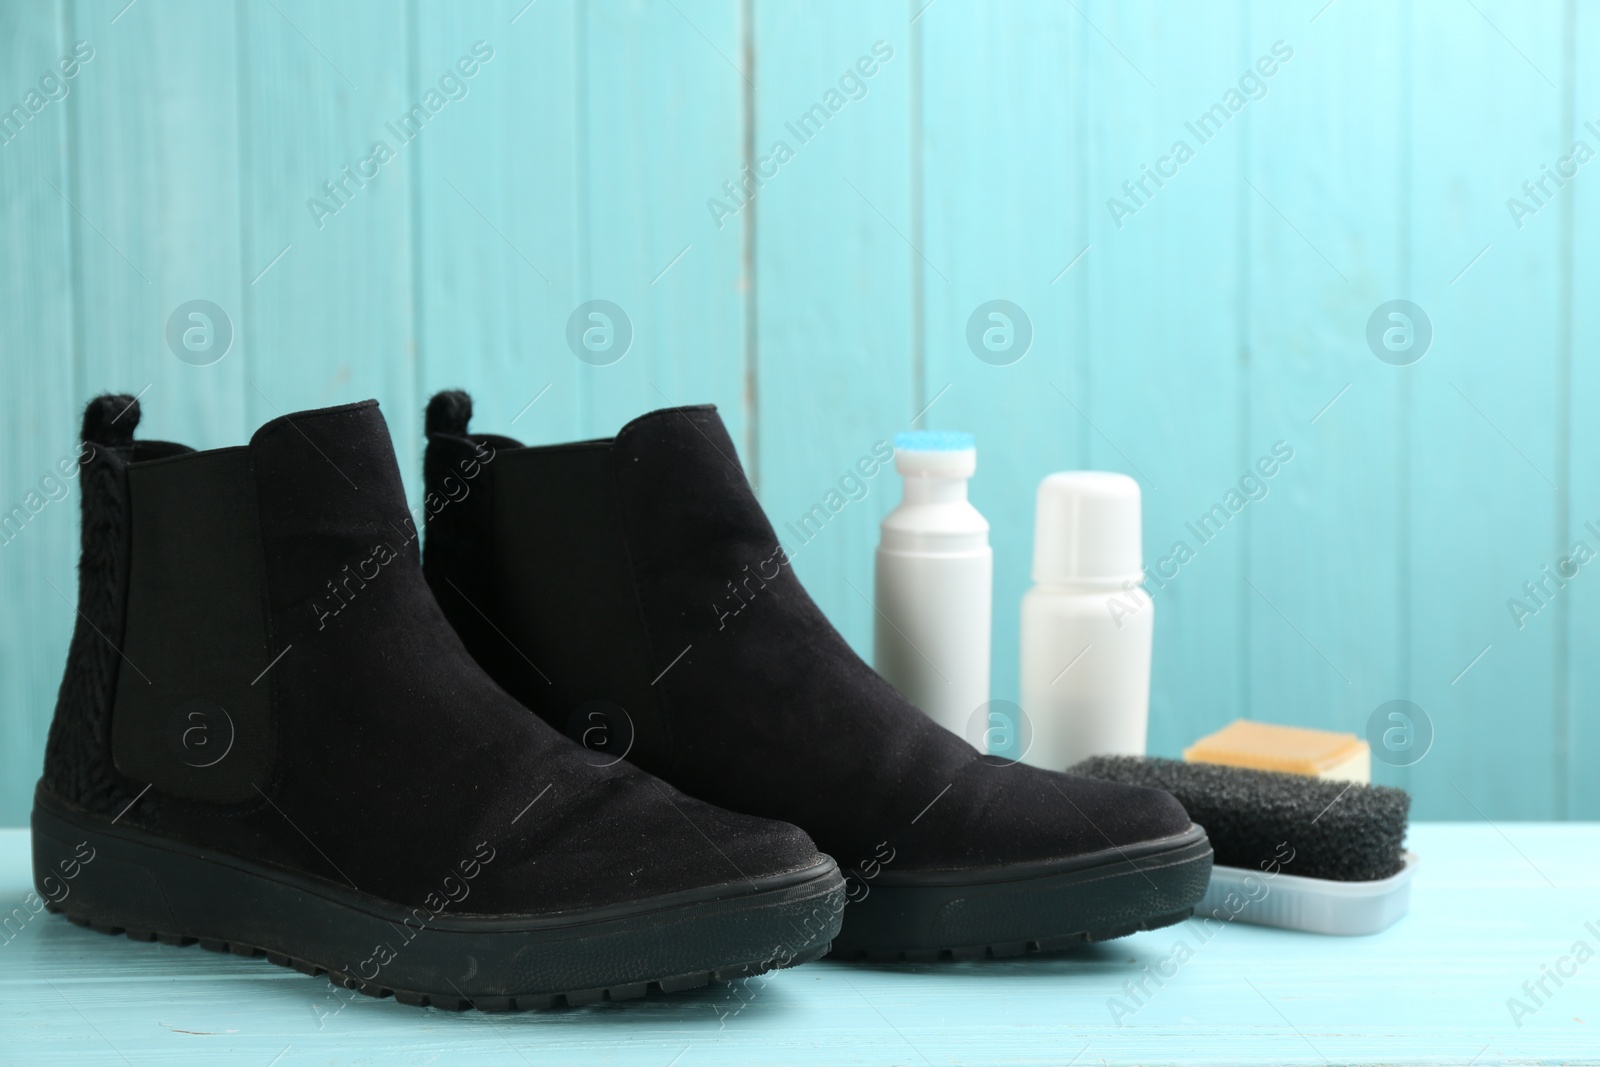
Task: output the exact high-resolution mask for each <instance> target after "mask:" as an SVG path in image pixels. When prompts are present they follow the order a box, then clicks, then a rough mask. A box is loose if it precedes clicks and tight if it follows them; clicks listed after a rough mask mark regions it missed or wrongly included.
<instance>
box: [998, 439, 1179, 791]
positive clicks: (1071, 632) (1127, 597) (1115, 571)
mask: <svg viewBox="0 0 1600 1067" xmlns="http://www.w3.org/2000/svg"><path fill="white" fill-rule="evenodd" d="M1139 511H1140V506H1139V483H1138V482H1136V481H1134V480H1133V479H1132V478H1130V477H1128V476H1127V475H1125V474H1114V473H1110V472H1107V471H1066V472H1062V473H1058V474H1052V475H1050V476H1048V477H1047V478H1045V479H1044V481H1043V482H1041V483H1040V485H1039V494H1038V500H1037V512H1036V515H1035V519H1034V533H1033V580H1034V583H1035V584H1034V586H1033V588H1032V589H1029V590H1028V592H1027V594H1026V595H1024V596H1023V598H1022V679H1021V680H1022V708H1023V711H1024V712H1025V713H1026V715H1027V718H1028V722H1029V723H1030V724H1031V726H1032V731H1033V743H1032V745H1031V746H1030V748H1029V749H1028V751H1027V753H1026V754H1025V755H1024V756H1023V760H1024V762H1027V763H1031V764H1033V765H1034V766H1036V767H1045V768H1048V769H1050V770H1063V769H1065V768H1067V767H1070V766H1071V765H1073V764H1074V763H1077V762H1078V761H1079V760H1082V759H1087V758H1088V757H1090V756H1106V755H1128V756H1142V755H1144V750H1145V734H1146V727H1147V725H1148V722H1149V715H1150V640H1151V636H1152V634H1153V633H1154V630H1155V604H1154V603H1153V602H1152V601H1151V599H1150V595H1149V594H1148V593H1146V592H1145V591H1144V586H1143V585H1142V584H1141V583H1142V581H1143V564H1142V561H1141V555H1142V546H1141V544H1140V534H1139V523H1140V514H1139Z"/></svg>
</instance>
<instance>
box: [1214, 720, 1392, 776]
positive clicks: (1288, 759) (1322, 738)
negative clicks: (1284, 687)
mask: <svg viewBox="0 0 1600 1067" xmlns="http://www.w3.org/2000/svg"><path fill="white" fill-rule="evenodd" d="M1183 758H1184V759H1185V760H1187V761H1189V762H1190V763H1222V764H1226V765H1227V766H1229V767H1250V768H1253V769H1255V770H1258V771H1283V772H1286V773H1288V774H1304V775H1306V776H1308V777H1311V778H1326V779H1329V780H1331V781H1339V782H1360V783H1362V784H1363V785H1365V784H1369V783H1370V782H1371V781H1372V749H1371V748H1370V747H1369V746H1368V745H1367V743H1366V742H1365V741H1363V740H1361V739H1360V738H1359V737H1357V736H1356V735H1355V734H1336V733H1333V732H1331V731H1329V730H1308V729H1306V728H1305V727H1301V726H1275V725H1273V724H1272V723H1267V722H1249V721H1247V720H1245V719H1236V720H1235V721H1233V722H1232V723H1230V724H1228V725H1227V726H1224V727H1223V728H1222V729H1220V730H1218V731H1217V732H1216V733H1214V734H1211V735H1210V736H1209V737H1202V738H1201V739H1200V740H1198V741H1196V742H1195V743H1194V744H1192V745H1190V746H1189V747H1188V748H1186V749H1184V750H1183Z"/></svg>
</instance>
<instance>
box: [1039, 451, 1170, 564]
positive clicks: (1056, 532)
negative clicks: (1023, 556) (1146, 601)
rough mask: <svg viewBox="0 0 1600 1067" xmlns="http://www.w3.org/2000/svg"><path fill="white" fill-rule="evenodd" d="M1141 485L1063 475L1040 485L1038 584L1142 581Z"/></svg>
mask: <svg viewBox="0 0 1600 1067" xmlns="http://www.w3.org/2000/svg"><path fill="white" fill-rule="evenodd" d="M1139 511H1140V508H1139V483H1138V482H1136V481H1134V480H1133V479H1132V478H1130V477H1128V476H1127V475H1126V474H1116V473H1114V472H1112V471H1061V472H1059V473H1056V474H1051V475H1048V476H1047V477H1046V478H1045V480H1044V481H1042V482H1040V483H1039V495H1038V502H1037V511H1036V512H1035V516H1034V526H1033V580H1034V581H1036V582H1040V583H1043V584H1047V585H1074V584H1084V583H1093V584H1096V585H1102V584H1104V585H1114V586H1120V585H1121V584H1122V583H1123V582H1125V581H1129V580H1132V581H1140V580H1141V579H1142V576H1143V567H1144V556H1143V552H1144V546H1143V544H1142V542H1141V540H1140V536H1139V521H1140V517H1139Z"/></svg>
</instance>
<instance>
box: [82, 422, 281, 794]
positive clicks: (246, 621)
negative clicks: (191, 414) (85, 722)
mask: <svg viewBox="0 0 1600 1067" xmlns="http://www.w3.org/2000/svg"><path fill="white" fill-rule="evenodd" d="M128 485H129V493H130V496H131V497H132V506H133V545H132V564H131V567H130V571H129V578H128V613H127V627H126V633H127V643H126V644H124V645H123V648H122V651H123V654H124V656H125V657H126V659H125V662H124V663H123V665H122V670H121V673H120V674H119V677H118V684H117V700H116V704H115V707H114V710H113V712H112V720H111V747H112V755H113V758H114V759H115V761H116V765H117V769H118V770H120V771H121V772H122V773H123V774H125V775H127V776H128V777H130V778H134V779H137V780H138V781H141V782H151V783H153V784H154V786H155V788H156V789H157V790H159V791H161V792H163V793H166V794H168V795H170V796H176V797H184V798H188V799H192V800H205V801H213V802H218V803H229V802H236V801H243V800H254V799H256V797H257V796H258V794H257V792H256V786H257V785H264V784H265V783H266V778H267V774H268V772H269V771H270V770H271V766H272V757H273V731H272V720H271V689H270V685H269V681H268V680H263V681H262V682H261V683H260V684H259V685H253V684H252V683H253V682H254V681H255V679H256V678H257V677H258V675H259V673H260V672H261V671H262V670H263V669H264V668H265V667H266V666H267V664H268V663H269V661H270V660H271V658H272V653H271V651H270V650H269V649H268V645H267V624H266V608H265V598H264V593H263V587H262V575H261V538H260V532H259V529H258V525H257V521H256V505H255V480H254V478H253V476H252V473H251V469H250V457H249V453H248V452H247V451H246V450H245V449H243V448H233V449H223V450H219V451H214V452H200V453H195V454H194V455H191V456H184V457H181V458H178V459H173V460H162V461H157V462H151V463H135V464H132V465H131V466H130V467H129V468H128Z"/></svg>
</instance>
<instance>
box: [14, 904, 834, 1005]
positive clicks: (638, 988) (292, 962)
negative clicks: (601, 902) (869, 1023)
mask: <svg viewBox="0 0 1600 1067" xmlns="http://www.w3.org/2000/svg"><path fill="white" fill-rule="evenodd" d="M45 910H47V911H50V912H52V913H54V914H57V915H63V916H65V917H66V919H67V921H68V922H70V923H72V924H73V925H74V926H81V927H83V928H84V929H86V930H93V931H95V932H96V933H100V934H109V935H111V936H113V937H114V936H117V935H119V934H120V935H122V936H124V937H126V938H128V939H129V940H130V941H143V942H160V943H161V944H163V945H174V946H178V947H188V946H191V945H198V946H199V947H200V948H202V949H205V950H206V951H207V952H217V953H222V954H225V955H233V956H240V957H245V958H254V957H261V958H264V959H265V960H266V961H267V962H268V963H271V964H273V965H275V966H278V967H286V968H288V969H290V970H294V971H299V972H300V973H301V974H304V975H307V976H309V977H312V978H318V977H321V976H323V975H326V976H327V978H328V981H329V982H332V983H333V984H334V985H336V986H340V987H342V988H344V989H349V990H353V991H354V992H357V993H362V994H364V995H366V996H369V997H372V998H373V999H375V1000H382V999H385V998H388V997H393V998H394V999H395V1000H397V1001H399V1002H400V1003H401V1004H409V1005H411V1006H412V1007H416V1008H438V1009H440V1010H441V1011H454V1012H459V1011H466V1010H468V1009H473V1010H476V1011H483V1012H507V1011H545V1010H549V1009H554V1008H577V1007H584V1006H587V1005H590V1004H600V1003H604V1002H607V1001H624V1000H638V999H640V998H641V997H645V996H648V995H650V994H654V993H682V992H686V991H688V990H691V989H701V988H704V987H705V986H708V985H710V984H711V983H712V982H737V981H740V980H742V979H745V978H754V977H757V976H758V975H763V974H768V973H770V972H772V971H776V970H783V969H786V968H789V967H798V966H800V965H801V964H802V963H811V962H812V961H814V960H818V959H821V958H822V957H823V956H825V955H827V954H828V950H829V949H830V948H831V947H832V942H824V943H823V944H821V945H817V946H814V947H812V948H810V949H808V950H806V951H805V952H804V953H802V954H801V955H798V956H794V957H788V956H782V957H775V958H773V959H767V960H759V961H752V962H749V963H742V964H736V965H732V966H727V967H716V968H713V969H711V970H708V971H697V972H695V973H692V974H679V975H671V976H668V977H664V978H657V979H652V980H650V981H646V982H629V983H625V984H622V985H614V986H606V987H603V988H600V989H573V990H568V991H566V992H562V993H540V994H532V995H519V996H479V997H462V996H457V995H454V994H447V995H443V996H441V995H440V994H438V993H422V992H418V991H417V990H413V989H394V988H391V987H390V986H387V985H380V984H378V983H375V982H366V981H363V980H361V979H360V978H358V977H357V976H355V975H352V974H346V973H343V972H340V971H337V970H329V969H328V968H327V967H324V966H322V965H320V964H317V963H313V962H311V961H310V960H302V959H296V958H295V957H292V956H285V955H283V954H281V953H277V952H273V951H271V950H270V949H265V948H262V947H260V946H259V945H246V944H241V943H238V942H233V941H220V940H217V939H215V938H209V937H192V936H189V935H187V934H173V933H166V932H164V931H159V930H128V929H124V928H123V927H120V926H111V925H108V924H106V923H100V922H95V921H94V920H92V919H86V918H84V917H83V916H81V915H74V914H73V913H72V912H71V911H70V910H69V909H66V908H63V907H61V906H59V905H56V904H50V903H46V905H45Z"/></svg>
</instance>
